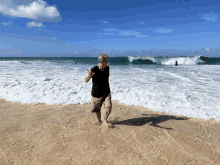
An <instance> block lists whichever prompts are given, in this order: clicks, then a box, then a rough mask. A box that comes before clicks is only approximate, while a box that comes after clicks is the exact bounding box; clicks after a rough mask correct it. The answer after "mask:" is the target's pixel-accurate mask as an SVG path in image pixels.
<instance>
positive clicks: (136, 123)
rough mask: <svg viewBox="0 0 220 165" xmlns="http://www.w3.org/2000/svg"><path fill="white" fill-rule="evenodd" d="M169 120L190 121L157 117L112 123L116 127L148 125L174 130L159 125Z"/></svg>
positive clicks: (182, 118) (184, 118) (163, 116)
mask: <svg viewBox="0 0 220 165" xmlns="http://www.w3.org/2000/svg"><path fill="white" fill-rule="evenodd" d="M142 115H143V116H148V115H149V114H142ZM167 120H188V118H187V117H175V116H168V115H156V117H152V116H151V117H140V118H132V119H128V120H122V121H118V120H117V119H115V120H113V121H112V124H114V125H127V126H143V125H145V124H147V123H150V124H149V125H151V126H154V127H159V128H163V129H169V130H173V129H172V128H166V127H161V126H159V125H157V124H159V123H161V122H164V121H167Z"/></svg>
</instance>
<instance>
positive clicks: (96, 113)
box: [91, 97, 102, 124]
mask: <svg viewBox="0 0 220 165" xmlns="http://www.w3.org/2000/svg"><path fill="white" fill-rule="evenodd" d="M100 104H101V99H100V98H96V97H92V101H91V106H92V110H91V113H92V114H91V116H92V118H93V119H92V120H93V122H94V123H97V121H98V122H99V124H101V122H102V121H101V112H100V110H101V106H100ZM97 119H98V120H97Z"/></svg>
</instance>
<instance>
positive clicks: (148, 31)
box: [0, 0, 220, 56]
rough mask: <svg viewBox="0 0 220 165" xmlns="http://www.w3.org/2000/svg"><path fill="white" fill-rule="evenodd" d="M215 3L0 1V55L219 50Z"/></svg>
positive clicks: (166, 0) (193, 0)
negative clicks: (96, 51)
mask: <svg viewBox="0 0 220 165" xmlns="http://www.w3.org/2000/svg"><path fill="white" fill-rule="evenodd" d="M219 9H220V1H217V0H215V1H214V0H209V1H201V0H200V1H199V0H152V1H147V0H142V1H138V0H136V1H119V0H117V1H116V0H111V1H103V0H102V1H101V0H94V1H91V0H90V1H89V0H81V1H73V0H62V1H61V0H47V1H43V0H35V1H33V0H1V1H0V18H1V19H0V50H1V51H0V55H1V56H2V55H6V56H10V55H11V56H13V55H22V54H30V55H34V56H36V55H38V54H40V53H42V54H47V53H48V54H53V53H55V52H56V53H58V54H59V53H60V54H63V53H64V52H68V53H75V52H76V51H92V50H99V49H105V50H108V51H111V50H121V51H126V50H153V49H174V50H176V51H184V50H185V51H187V50H197V51H199V50H206V51H210V50H212V49H213V50H214V49H215V50H216V49H218V50H219V49H220V32H219V29H220V12H219V11H220V10H219Z"/></svg>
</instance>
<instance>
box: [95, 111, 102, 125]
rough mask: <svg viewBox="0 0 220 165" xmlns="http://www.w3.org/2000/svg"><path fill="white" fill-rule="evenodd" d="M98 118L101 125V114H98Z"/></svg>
mask: <svg viewBox="0 0 220 165" xmlns="http://www.w3.org/2000/svg"><path fill="white" fill-rule="evenodd" d="M96 116H97V118H98V121H99V122H100V123H101V122H102V121H101V112H96Z"/></svg>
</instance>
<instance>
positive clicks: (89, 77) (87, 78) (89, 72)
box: [85, 69, 95, 82]
mask: <svg viewBox="0 0 220 165" xmlns="http://www.w3.org/2000/svg"><path fill="white" fill-rule="evenodd" d="M87 72H88V76H86V78H85V82H89V80H90V79H91V78H92V76H93V75H94V74H95V73H92V72H91V71H89V70H88V69H87Z"/></svg>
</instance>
